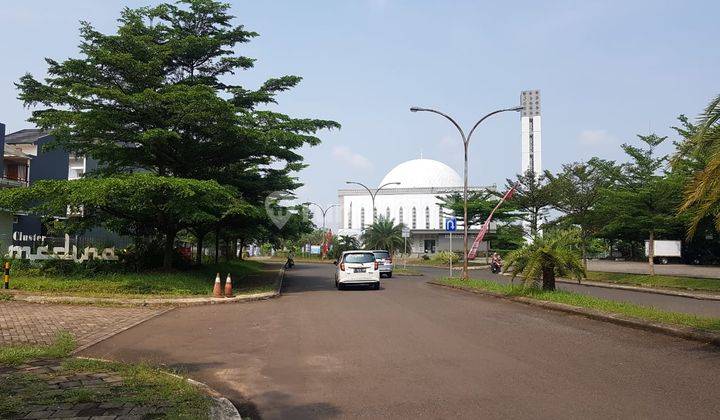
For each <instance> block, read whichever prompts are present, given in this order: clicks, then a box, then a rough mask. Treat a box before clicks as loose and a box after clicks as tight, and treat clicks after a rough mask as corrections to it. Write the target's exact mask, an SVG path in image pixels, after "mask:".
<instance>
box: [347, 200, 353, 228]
mask: <svg viewBox="0 0 720 420" xmlns="http://www.w3.org/2000/svg"><path fill="white" fill-rule="evenodd" d="M348 229H352V203H350V209H349V210H348Z"/></svg>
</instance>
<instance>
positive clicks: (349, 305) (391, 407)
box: [84, 264, 720, 419]
mask: <svg viewBox="0 0 720 420" xmlns="http://www.w3.org/2000/svg"><path fill="white" fill-rule="evenodd" d="M333 268H334V267H333V266H332V265H305V264H298V265H297V266H296V268H295V269H293V270H290V271H288V274H287V278H286V283H285V287H284V294H283V296H282V297H280V298H278V299H273V300H270V301H260V302H252V303H246V304H232V305H217V306H198V307H187V308H182V309H177V310H174V311H171V312H168V313H167V314H165V315H162V316H160V317H157V318H154V319H152V320H150V321H148V322H146V323H144V324H141V325H140V326H138V327H135V328H132V329H130V330H128V331H125V332H123V333H121V334H119V335H117V336H115V337H113V338H111V339H109V340H107V341H105V342H102V343H100V344H98V345H96V346H93V347H91V348H90V349H88V350H86V351H85V352H84V354H85V355H92V356H96V357H103V358H112V359H119V360H126V361H140V360H146V361H151V362H155V363H163V364H165V365H168V366H172V367H177V368H180V369H181V370H184V371H185V372H186V374H187V375H189V376H191V377H193V378H195V379H197V380H200V381H203V382H206V383H208V384H209V385H211V386H212V387H214V388H216V389H218V390H219V391H220V392H222V393H224V394H226V395H227V396H228V397H229V398H230V399H231V400H232V401H233V402H235V403H236V404H238V405H240V406H241V409H242V412H243V414H245V415H251V416H253V417H254V418H265V419H281V418H283V419H303V418H319V419H324V418H373V419H375V418H410V419H414V418H468V419H477V418H518V419H524V418H526V419H530V418H532V419H536V418H548V419H550V418H551V419H562V418H597V419H607V418H630V417H632V418H673V419H674V418H720V382H718V378H720V352H719V351H718V350H717V349H716V348H714V347H710V346H707V345H703V344H699V343H696V342H692V341H685V340H681V339H676V338H671V337H668V336H664V335H659V334H654V333H649V332H644V331H639V330H634V329H629V328H625V327H620V326H617V325H613V324H607V323H603V322H599V321H593V320H589V319H585V318H582V317H579V316H573V315H567V314H562V313H557V312H552V311H547V310H543V309H538V308H535V307H529V306H526V305H522V304H518V303H513V302H508V301H504V300H500V299H493V298H488V297H482V296H477V295H474V294H469V293H464V292H461V291H456V290H450V289H445V288H440V287H437V286H431V285H428V284H426V280H427V278H423V277H395V278H392V279H387V280H384V281H383V287H382V288H381V290H378V291H374V290H347V291H337V290H335V288H334V286H333V281H332V279H331V275H332V270H333Z"/></svg>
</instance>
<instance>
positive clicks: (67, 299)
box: [3, 267, 285, 322]
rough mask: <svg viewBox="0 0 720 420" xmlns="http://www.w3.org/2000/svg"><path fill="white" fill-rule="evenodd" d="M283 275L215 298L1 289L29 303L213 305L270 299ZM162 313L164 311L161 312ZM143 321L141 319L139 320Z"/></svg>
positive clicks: (278, 289) (276, 295)
mask: <svg viewBox="0 0 720 420" xmlns="http://www.w3.org/2000/svg"><path fill="white" fill-rule="evenodd" d="M284 277H285V268H284V267H283V268H281V269H280V272H279V274H278V280H277V283H278V286H277V288H276V289H275V291H272V292H262V293H253V294H250V295H238V296H233V297H231V298H215V297H191V298H150V299H123V298H102V297H97V298H94V297H83V296H45V295H31V294H25V293H24V292H19V291H3V293H7V294H9V295H10V296H12V297H13V299H14V300H15V301H21V302H30V303H64V304H86V305H93V304H100V305H119V306H164V305H167V306H173V307H177V306H196V305H215V304H224V303H240V302H252V301H256V300H266V299H272V298H275V297H278V296H280V290H281V289H282V282H283V278H284ZM163 313H164V312H163ZM141 322H143V321H141Z"/></svg>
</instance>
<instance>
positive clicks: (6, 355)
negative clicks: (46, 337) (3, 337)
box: [0, 331, 75, 366]
mask: <svg viewBox="0 0 720 420" xmlns="http://www.w3.org/2000/svg"><path fill="white" fill-rule="evenodd" d="M74 349H75V339H74V338H73V336H72V335H70V333H68V332H65V331H63V332H60V333H59V334H58V335H57V337H56V338H55V343H53V344H52V345H50V346H41V345H32V344H18V345H11V346H3V347H0V364H3V365H10V366H15V365H19V364H22V363H24V362H26V361H28V360H30V359H44V358H62V357H67V356H68V355H69V354H70V352H71V351H73V350H74Z"/></svg>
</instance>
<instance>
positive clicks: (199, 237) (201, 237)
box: [195, 233, 205, 265]
mask: <svg viewBox="0 0 720 420" xmlns="http://www.w3.org/2000/svg"><path fill="white" fill-rule="evenodd" d="M195 236H196V238H197V255H195V264H197V265H202V254H203V240H204V239H205V233H202V234H196V235H195Z"/></svg>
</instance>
